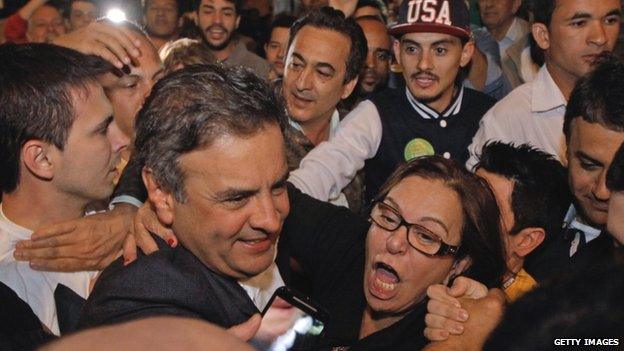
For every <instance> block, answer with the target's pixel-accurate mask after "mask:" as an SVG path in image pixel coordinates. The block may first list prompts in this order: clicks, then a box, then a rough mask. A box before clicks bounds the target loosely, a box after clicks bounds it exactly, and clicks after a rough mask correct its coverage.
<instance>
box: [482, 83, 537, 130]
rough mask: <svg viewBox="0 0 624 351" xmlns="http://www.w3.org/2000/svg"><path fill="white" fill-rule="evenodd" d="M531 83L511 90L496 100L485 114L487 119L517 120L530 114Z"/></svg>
mask: <svg viewBox="0 0 624 351" xmlns="http://www.w3.org/2000/svg"><path fill="white" fill-rule="evenodd" d="M532 91H533V85H532V83H526V84H523V85H521V86H519V87H518V88H516V89H514V90H512V91H511V92H510V93H509V94H508V95H507V96H506V97H504V98H503V99H502V100H500V101H499V102H497V103H496V104H495V105H494V106H493V107H492V108H491V109H490V110H489V111H488V112H487V114H486V118H487V119H505V120H510V121H511V120H519V119H523V118H526V117H530V116H531V92H532Z"/></svg>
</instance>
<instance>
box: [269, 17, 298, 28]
mask: <svg viewBox="0 0 624 351" xmlns="http://www.w3.org/2000/svg"><path fill="white" fill-rule="evenodd" d="M296 20H297V17H295V16H292V15H289V14H287V13H280V14H279V15H277V16H275V18H274V19H273V22H271V30H273V29H274V28H290V27H291V26H292V25H293V23H295V21H296Z"/></svg>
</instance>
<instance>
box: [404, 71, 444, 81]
mask: <svg viewBox="0 0 624 351" xmlns="http://www.w3.org/2000/svg"><path fill="white" fill-rule="evenodd" d="M410 78H412V79H420V78H429V79H433V80H440V77H438V76H436V75H435V74H433V73H431V72H426V71H418V72H414V73H412V75H411V76H410Z"/></svg>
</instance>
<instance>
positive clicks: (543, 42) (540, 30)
mask: <svg viewBox="0 0 624 351" xmlns="http://www.w3.org/2000/svg"><path fill="white" fill-rule="evenodd" d="M531 32H532V34H533V39H535V42H536V43H537V46H539V47H540V49H542V50H548V48H550V34H549V33H548V27H546V25H545V24H543V23H533V25H532V26H531Z"/></svg>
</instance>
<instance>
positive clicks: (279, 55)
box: [277, 45, 286, 59]
mask: <svg viewBox="0 0 624 351" xmlns="http://www.w3.org/2000/svg"><path fill="white" fill-rule="evenodd" d="M284 55H286V45H280V49H279V51H278V52H277V58H279V59H283V58H284Z"/></svg>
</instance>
